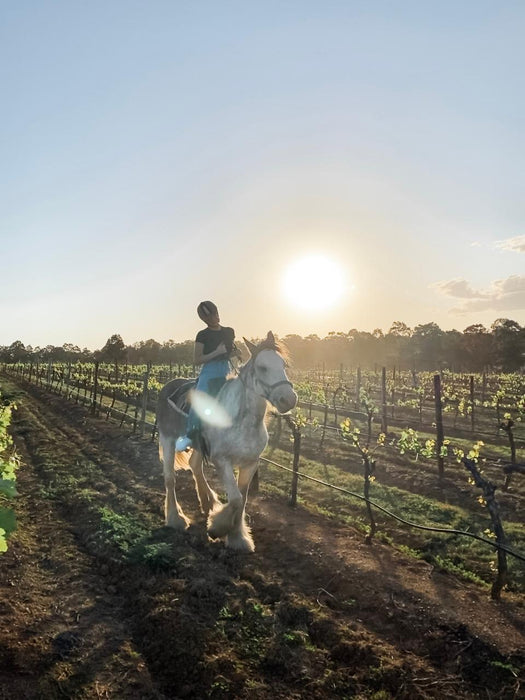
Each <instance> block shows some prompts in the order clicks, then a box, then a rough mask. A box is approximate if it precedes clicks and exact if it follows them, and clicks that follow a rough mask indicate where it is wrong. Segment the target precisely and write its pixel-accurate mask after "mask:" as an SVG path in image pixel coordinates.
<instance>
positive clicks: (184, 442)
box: [175, 435, 193, 452]
mask: <svg viewBox="0 0 525 700" xmlns="http://www.w3.org/2000/svg"><path fill="white" fill-rule="evenodd" d="M192 444H193V443H192V441H191V438H189V437H188V436H187V435H181V437H179V438H177V442H176V443H175V450H176V452H185V451H186V450H187V449H188V448H190V447H191V446H192Z"/></svg>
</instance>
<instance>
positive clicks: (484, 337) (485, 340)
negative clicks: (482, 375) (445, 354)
mask: <svg viewBox="0 0 525 700" xmlns="http://www.w3.org/2000/svg"><path fill="white" fill-rule="evenodd" d="M461 341H462V343H461V344H462V348H463V356H464V362H465V365H466V367H467V369H468V370H469V371H471V372H482V371H483V370H484V369H486V368H487V367H489V365H490V364H491V363H492V356H493V345H494V338H493V336H492V335H491V334H490V333H489V332H488V330H487V329H486V328H485V326H484V325H483V324H481V323H474V324H472V325H471V326H467V327H466V328H465V330H464V331H463V336H462V339H461Z"/></svg>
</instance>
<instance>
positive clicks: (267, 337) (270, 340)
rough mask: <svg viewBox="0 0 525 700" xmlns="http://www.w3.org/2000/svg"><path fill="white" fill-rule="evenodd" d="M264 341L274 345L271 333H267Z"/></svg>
mask: <svg viewBox="0 0 525 700" xmlns="http://www.w3.org/2000/svg"><path fill="white" fill-rule="evenodd" d="M266 340H267V341H268V342H269V343H271V344H272V345H275V337H274V335H273V333H272V331H268V335H267V336H266Z"/></svg>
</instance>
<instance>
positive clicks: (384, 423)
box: [381, 367, 388, 435]
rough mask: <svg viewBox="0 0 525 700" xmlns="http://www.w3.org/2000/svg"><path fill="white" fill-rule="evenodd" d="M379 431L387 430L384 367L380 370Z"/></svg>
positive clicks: (384, 431) (385, 431)
mask: <svg viewBox="0 0 525 700" xmlns="http://www.w3.org/2000/svg"><path fill="white" fill-rule="evenodd" d="M381 431H382V432H383V433H385V435H386V433H387V432H388V418H387V402H386V367H383V369H382V370H381Z"/></svg>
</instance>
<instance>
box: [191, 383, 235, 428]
mask: <svg viewBox="0 0 525 700" xmlns="http://www.w3.org/2000/svg"><path fill="white" fill-rule="evenodd" d="M189 397H190V401H191V406H192V408H193V410H194V411H195V413H196V414H197V415H198V416H199V418H200V419H201V421H202V422H203V423H207V424H208V425H213V426H214V427H215V428H228V427H229V426H230V425H231V424H232V419H231V416H230V415H229V414H228V413H227V411H225V409H224V408H223V407H222V406H221V405H220V403H219V402H218V401H217V400H216V399H214V398H213V396H210V395H209V394H206V393H204V391H197V389H195V390H193V391H191V392H190V395H189Z"/></svg>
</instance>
